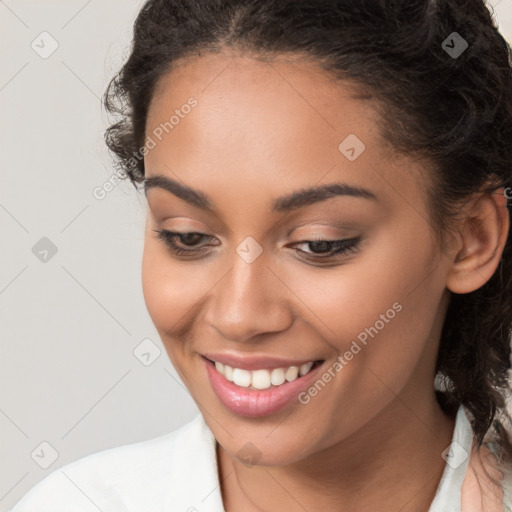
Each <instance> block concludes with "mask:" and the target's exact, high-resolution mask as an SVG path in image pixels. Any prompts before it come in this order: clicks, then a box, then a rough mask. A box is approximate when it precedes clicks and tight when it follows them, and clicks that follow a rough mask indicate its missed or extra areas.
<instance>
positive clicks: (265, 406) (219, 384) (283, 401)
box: [203, 354, 324, 417]
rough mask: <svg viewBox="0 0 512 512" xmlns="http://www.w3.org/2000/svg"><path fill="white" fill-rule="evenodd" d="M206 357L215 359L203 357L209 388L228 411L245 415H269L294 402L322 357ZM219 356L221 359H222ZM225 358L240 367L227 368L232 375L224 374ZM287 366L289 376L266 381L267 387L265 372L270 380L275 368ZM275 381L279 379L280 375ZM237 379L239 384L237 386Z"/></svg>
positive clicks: (313, 376)
mask: <svg viewBox="0 0 512 512" xmlns="http://www.w3.org/2000/svg"><path fill="white" fill-rule="evenodd" d="M209 356H210V357H217V358H218V359H217V360H215V359H210V357H206V356H203V361H204V364H205V367H206V372H207V375H208V379H209V381H210V384H211V386H212V388H213V391H214V392H215V394H216V395H217V397H218V398H219V400H220V401H221V402H222V403H223V404H224V405H225V406H226V407H227V408H228V409H229V410H230V411H232V412H234V413H236V414H238V415H240V416H246V417H256V416H265V415H269V414H273V413H276V412H278V411H280V410H281V409H283V408H285V407H287V406H289V405H291V404H292V403H293V402H296V401H297V398H298V395H299V394H300V392H301V391H303V390H304V389H306V388H307V387H308V386H309V385H310V383H311V381H312V380H313V379H314V378H315V376H316V375H317V374H318V372H319V368H320V367H321V366H322V364H323V362H324V361H323V360H314V361H302V360H301V361H293V360H289V359H278V358H268V357H258V358H251V359H248V358H241V357H237V356H234V355H229V356H228V355H223V354H216V355H214V354H209ZM219 359H222V360H223V362H221V361H219ZM227 361H229V362H231V363H232V364H233V363H234V364H239V365H240V366H238V367H237V366H235V367H234V368H233V367H231V368H232V370H233V371H232V374H231V375H230V374H229V371H228V375H227V376H226V375H225V374H224V373H223V372H224V371H225V369H226V366H228V367H229V365H228V364H227ZM290 363H291V364H290ZM310 363H311V364H310ZM220 365H222V366H220ZM287 365H290V366H287ZM303 365H306V366H305V367H304V366H303ZM216 366H217V368H219V369H220V370H221V371H219V369H217V368H216ZM291 367H294V368H295V370H294V371H293V373H292V375H290V376H289V377H290V380H287V379H286V376H285V378H284V381H283V382H282V383H280V384H278V385H274V384H272V382H270V386H269V382H268V379H269V377H268V375H270V379H271V376H272V374H274V373H275V372H276V371H277V370H279V369H282V368H285V369H286V368H288V369H289V368H291ZM301 367H303V368H304V370H303V371H305V369H307V368H308V367H309V371H307V372H306V373H304V375H300V368H301ZM263 372H266V373H267V375H266V376H265V375H264V374H263ZM293 374H295V375H293ZM254 378H256V380H255V381H253V379H254ZM240 379H241V380H240ZM279 380H282V376H281V377H280V379H279ZM237 382H239V383H241V384H242V385H238V384H237ZM254 384H256V386H254ZM258 386H259V387H260V389H258ZM261 388H263V389H261Z"/></svg>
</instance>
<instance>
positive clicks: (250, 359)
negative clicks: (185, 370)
mask: <svg viewBox="0 0 512 512" xmlns="http://www.w3.org/2000/svg"><path fill="white" fill-rule="evenodd" d="M202 355H203V357H206V358H207V359H210V360H211V361H217V362H219V363H222V364H227V365H228V366H231V367H232V368H240V369H241V370H262V369H268V370H273V369H274V368H288V367H289V366H298V367H300V366H302V365H303V364H305V363H309V362H314V361H320V359H318V358H311V359H284V358H281V357H270V356H263V355H251V356H249V355H241V354H234V353H221V352H208V353H204V354H202Z"/></svg>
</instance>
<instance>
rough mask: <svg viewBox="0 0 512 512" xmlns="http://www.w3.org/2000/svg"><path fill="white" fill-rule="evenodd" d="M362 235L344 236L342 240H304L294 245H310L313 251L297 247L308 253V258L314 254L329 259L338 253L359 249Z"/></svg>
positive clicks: (348, 252)
mask: <svg viewBox="0 0 512 512" xmlns="http://www.w3.org/2000/svg"><path fill="white" fill-rule="evenodd" d="M360 241H361V237H354V238H344V239H342V240H324V239H319V240H303V241H302V242H298V243H296V244H294V245H306V246H309V248H310V249H311V252H309V251H303V250H301V249H297V250H298V251H299V252H301V253H303V254H307V255H308V258H309V257H310V256H311V255H313V256H317V255H319V256H317V257H316V259H327V258H331V257H333V256H336V255H345V254H350V253H353V252H355V251H357V249H358V246H359V242H360Z"/></svg>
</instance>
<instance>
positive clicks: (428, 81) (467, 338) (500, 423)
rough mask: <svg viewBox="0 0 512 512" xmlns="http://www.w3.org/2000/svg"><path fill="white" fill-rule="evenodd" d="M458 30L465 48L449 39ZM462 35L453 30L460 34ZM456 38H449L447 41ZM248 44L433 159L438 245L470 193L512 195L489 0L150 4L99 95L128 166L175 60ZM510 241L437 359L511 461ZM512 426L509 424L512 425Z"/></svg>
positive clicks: (458, 312) (441, 393)
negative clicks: (313, 68) (332, 83)
mask: <svg viewBox="0 0 512 512" xmlns="http://www.w3.org/2000/svg"><path fill="white" fill-rule="evenodd" d="M453 32H457V33H458V34H459V35H460V36H461V37H462V38H463V39H464V40H465V41H466V42H467V45H468V46H467V48H466V49H465V51H463V52H462V53H461V54H460V55H458V56H452V55H450V54H449V53H448V51H447V50H446V47H445V44H446V42H445V41H449V39H448V38H449V37H452V38H453V37H454V36H453ZM455 37H457V36H455ZM451 46H453V43H451ZM226 50H238V51H244V52H248V53H250V54H252V55H254V56H256V57H257V56H259V57H266V58H269V57H273V56H274V57H278V56H281V55H297V56H302V57H307V58H309V59H310V60H311V61H312V62H315V63H317V64H319V65H320V66H321V68H322V69H323V70H325V71H326V73H330V74H332V76H334V77H336V79H339V80H340V81H342V80H344V81H346V82H347V83H351V84H355V85H356V86H357V87H358V88H359V89H360V90H361V91H363V92H364V93H366V94H367V97H370V98H371V99H373V100H374V101H375V105H377V106H378V112H379V113H380V120H379V123H378V124H379V127H380V132H381V135H382V137H383V140H384V141H386V142H387V143H388V144H389V145H390V147H391V148H392V149H393V150H394V151H396V153H401V154H404V155H408V156H410V157H413V156H416V157H418V158H420V159H424V160H425V161H427V162H428V163H429V175H430V180H429V183H431V189H430V190H428V193H427V195H428V198H427V202H428V207H429V212H430V215H431V221H432V227H433V229H434V232H435V234H436V235H437V236H438V237H439V236H440V240H443V237H444V235H445V234H446V233H447V232H448V230H449V229H450V227H451V226H453V225H454V221H455V220H456V219H457V218H458V216H459V214H460V213H461V211H462V210H461V209H460V208H461V205H463V204H464V201H465V200H467V199H469V198H470V196H472V195H473V194H475V193H481V192H485V193H497V194H504V193H505V195H506V197H507V204H506V207H507V208H508V215H509V218H510V215H511V213H510V210H511V209H510V206H511V204H512V200H511V199H512V188H509V187H512V58H511V49H510V46H509V45H508V44H507V42H506V41H505V39H504V38H503V37H502V35H501V34H500V33H499V31H498V28H497V25H496V23H495V20H494V13H493V12H491V11H490V7H489V6H487V5H486V4H485V3H484V1H483V0H437V1H436V0H432V1H429V0H409V1H407V2H403V1H402V0H378V1H377V0H373V1H370V0H200V1H199V0H150V1H148V2H146V3H145V4H144V6H143V7H142V9H141V11H140V13H139V15H138V17H137V19H136V21H135V24H134V35H133V42H132V47H131V53H130V55H129V58H128V59H127V61H126V62H125V64H124V66H123V67H122V69H121V70H120V72H119V73H118V74H117V75H116V76H115V77H114V78H113V79H112V80H111V82H110V84H109V86H108V88H107V90H106V92H105V96H104V105H105V107H106V109H107V111H108V112H109V113H110V114H112V115H114V116H115V118H116V121H115V123H114V124H112V125H111V126H110V127H109V128H108V129H107V131H106V133H105V140H106V143H107V145H108V147H109V149H110V150H111V151H112V152H113V153H114V155H115V157H116V163H117V166H118V168H120V169H121V171H122V173H123V174H125V175H126V176H128V178H129V179H130V180H131V182H132V183H133V184H134V185H135V186H136V184H138V183H140V182H141V181H143V179H144V159H143V158H134V155H135V154H136V153H138V152H139V154H140V149H141V147H143V146H144V140H145V136H146V135H145V130H146V122H147V115H148V109H149V106H150V102H151V99H152V96H153V94H154V92H155V87H156V85H157V83H158V81H159V79H160V78H162V77H163V75H164V74H166V73H168V72H169V71H170V70H171V69H172V66H173V65H174V64H176V62H177V60H178V59H185V58H189V57H194V56H199V55H201V54H202V53H206V52H212V53H219V52H222V51H226ZM511 328H512V240H511V237H510V236H509V237H508V239H507V242H506V246H505V248H504V251H503V254H502V257H501V260H500V262H499V265H498V268H497V270H496V271H495V273H494V274H493V275H492V277H491V278H490V279H489V280H488V281H487V282H486V283H485V284H484V285H483V286H481V287H480V288H479V289H477V290H475V291H473V292H471V293H467V294H453V293H452V294H451V297H450V303H449V306H448V309H447V313H446V318H445V321H444V325H443V329H442V333H441V340H440V346H439V353H438V359H437V364H436V377H438V378H440V379H441V381H442V382H444V389H442V390H439V389H438V390H437V391H436V394H437V399H438V401H439V403H440V405H441V407H443V409H444V410H450V411H453V410H455V409H454V408H456V407H458V406H459V405H463V406H464V407H465V408H466V410H467V411H469V413H470V420H471V425H472V429H473V431H474V434H475V437H476V439H477V442H478V446H479V447H480V446H481V444H482V443H483V441H484V436H486V434H488V433H490V432H491V431H493V432H494V434H495V435H496V436H497V439H499V444H500V446H501V447H502V448H503V450H502V453H503V454H504V457H503V459H502V460H510V459H511V458H512V445H511V442H510V438H509V435H508V434H507V429H508V428H509V425H510V415H509V414H508V412H507V398H508V395H509V394H510V381H509V375H508V370H509V369H510V367H511V362H510V356H511V341H510V338H511ZM506 422H508V425H507V427H506V428H505V427H504V425H505V423H506Z"/></svg>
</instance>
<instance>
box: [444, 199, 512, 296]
mask: <svg viewBox="0 0 512 512" xmlns="http://www.w3.org/2000/svg"><path fill="white" fill-rule="evenodd" d="M506 204H507V198H506V195H505V193H504V190H503V189H499V190H497V191H496V192H494V193H481V194H478V196H476V197H475V199H474V200H472V201H471V203H470V204H469V205H468V207H467V210H466V212H467V213H466V216H465V219H464V220H463V221H462V225H461V228H460V233H459V234H460V245H461V247H460V249H459V251H458V252H457V254H456V255H455V257H454V260H453V264H452V268H451V269H450V272H449V274H448V277H447V283H446V286H447V288H448V289H449V290H450V291H452V292H453V293H470V292H472V291H475V290H477V289H478V288H480V287H481V286H483V285H484V284H485V283H486V282H487V281H488V280H489V279H490V278H491V276H492V275H493V274H494V272H495V270H496V268H497V267H498V264H499V262H500V259H501V255H502V253H503V249H504V247H505V243H506V241H507V236H508V231H509V224H510V219H509V211H508V209H507V207H506Z"/></svg>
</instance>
